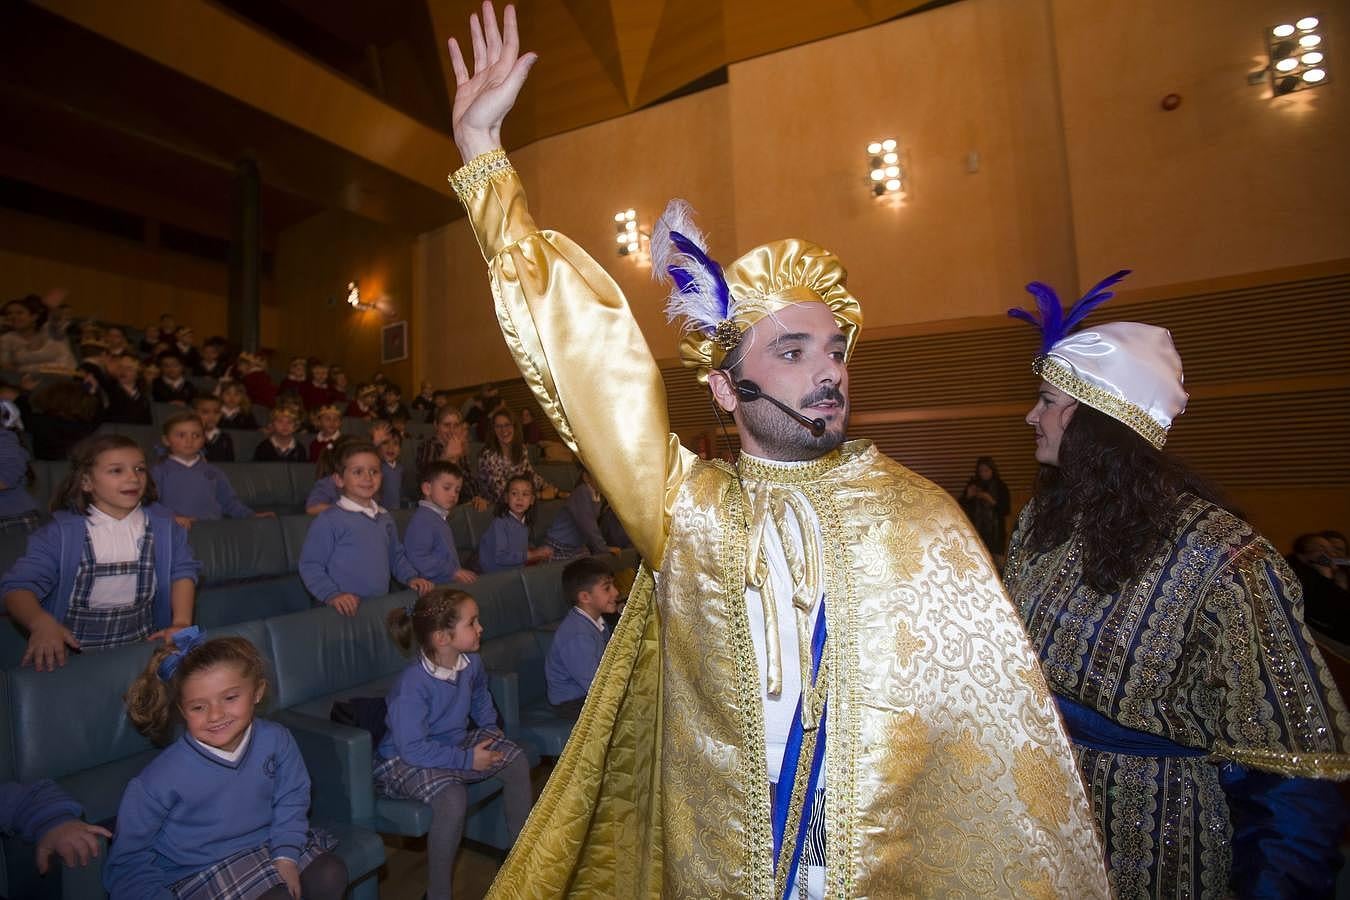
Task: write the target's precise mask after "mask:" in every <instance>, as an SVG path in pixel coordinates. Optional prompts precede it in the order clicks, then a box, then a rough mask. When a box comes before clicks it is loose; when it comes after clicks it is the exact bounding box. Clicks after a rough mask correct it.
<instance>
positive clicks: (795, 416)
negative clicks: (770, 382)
mask: <svg viewBox="0 0 1350 900" xmlns="http://www.w3.org/2000/svg"><path fill="white" fill-rule="evenodd" d="M732 383H733V384H734V385H735V386H736V396H737V397H739V398H740V399H741V400H743V401H745V402H746V403H749V402H750V401H752V400H768V401H769V402H770V403H772V404H773V405H774V406H776V407H778V408H779V409H780V410H782V411H783V414H784V415H786V416H788V417H789V418H791V419H792V420H793V421H795V422H797V423H798V424H799V425H801V426H802V427H803V428H805V429H807V430H808V431H810V432H811V434H813V435H815V436H816V437H820V436H821V435H822V434H824V433H825V420H824V419H808V418H807V417H806V416H804V415H802V414H801V413H799V412H797V411H796V410H795V409H793V408H792V407H790V406H788V405H787V404H786V403H784V402H783V401H782V400H778V399H776V398H774V397H770V396H769V395H768V394H766V393H764V392H763V391H762V390H760V389H759V385H757V384H755V383H754V382H753V381H750V380H742V381H735V382H732Z"/></svg>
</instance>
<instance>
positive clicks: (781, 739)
mask: <svg viewBox="0 0 1350 900" xmlns="http://www.w3.org/2000/svg"><path fill="white" fill-rule="evenodd" d="M741 453H742V454H744V455H745V456H746V457H747V458H749V459H753V460H755V461H756V462H758V463H760V464H761V465H763V466H766V467H773V468H781V469H784V470H791V469H795V468H801V467H804V466H808V465H811V464H812V463H813V462H814V460H807V461H804V462H782V461H780V460H772V459H761V458H759V457H758V456H753V455H751V454H749V453H746V452H745V451H744V450H742V451H741ZM746 488H747V494H750V495H753V490H754V482H746ZM798 493H799V494H800V491H798ZM750 499H751V500H753V496H751V497H750ZM801 499H802V504H801V505H802V507H803V508H805V509H807V510H810V519H811V521H810V524H809V526H808V528H809V529H810V531H811V532H812V533H811V534H810V535H809V537H810V538H811V539H812V540H814V541H816V542H819V541H820V520H819V519H817V518H816V516H815V511H814V510H813V509H812V508H811V505H810V503H809V502H807V501H806V497H805V495H802V497H801ZM788 522H789V523H790V525H789V530H790V531H791V532H792V534H791V536H790V538H791V539H792V540H793V541H794V542H795V543H796V544H797V548H796V549H797V552H798V555H799V556H800V555H801V547H802V540H803V538H804V537H807V535H802V534H799V533H798V532H797V528H796V523H797V520H796V517H795V516H788ZM764 533H765V537H766V538H767V539H768V543H767V546H766V547H765V560H766V562H767V563H768V565H769V577H770V578H771V579H772V580H773V595H774V599H775V601H776V604H777V607H778V646H779V647H780V648H782V650H781V654H780V659H781V661H782V666H783V680H782V685H783V690H782V692H781V693H779V695H778V696H776V697H770V696H769V693H768V689H769V681H768V678H769V672H768V651H767V650H766V649H765V647H764V602H763V600H762V599H761V597H760V591H759V589H758V588H753V587H746V589H745V611H746V617H747V618H748V619H749V625H750V642H751V643H752V644H753V645H754V649H755V662H756V664H757V667H758V669H759V688H760V697H761V698H762V699H763V701H764V738H765V744H766V747H765V750H766V756H765V761H766V762H767V764H768V774H769V780H770V781H777V780H778V773H779V769H780V768H781V767H782V765H783V753H784V751H785V749H786V747H787V739H788V732H789V731H791V730H792V719H793V716H794V715H795V714H796V711H797V701H798V700H799V699H800V698H801V692H802V672H801V660H800V657H799V656H798V653H797V612H796V609H795V608H794V607H793V605H792V594H793V589H794V584H793V580H792V574H791V572H789V570H788V564H787V553H786V552H785V551H784V549H783V545H782V543H781V542H780V541H779V535H778V529H777V528H773V527H769V528H766V529H764ZM819 604H820V600H819V599H817V600H816V601H815V602H814V603H813V604H812V605H811V610H810V614H811V621H812V622H814V621H815V616H816V612H817V610H818V609H819Z"/></svg>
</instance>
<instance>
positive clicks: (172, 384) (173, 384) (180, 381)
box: [164, 378, 187, 391]
mask: <svg viewBox="0 0 1350 900" xmlns="http://www.w3.org/2000/svg"><path fill="white" fill-rule="evenodd" d="M185 381H187V379H186V378H178V379H176V380H174V381H170V380H169V379H167V378H165V379H164V383H165V384H167V385H168V386H169V387H171V388H173V389H174V390H175V391H176V390H178V389H179V388H180V387H182V386H183V382H185Z"/></svg>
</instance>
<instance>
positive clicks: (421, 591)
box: [408, 578, 436, 597]
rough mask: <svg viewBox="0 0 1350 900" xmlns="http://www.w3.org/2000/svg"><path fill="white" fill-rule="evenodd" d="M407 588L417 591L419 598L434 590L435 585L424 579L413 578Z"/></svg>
mask: <svg viewBox="0 0 1350 900" xmlns="http://www.w3.org/2000/svg"><path fill="white" fill-rule="evenodd" d="M408 587H410V588H412V589H413V590H414V591H417V596H419V597H425V596H426V595H427V594H429V593H431V592H432V591H434V590H435V589H436V585H434V584H432V583H431V582H430V581H427V580H426V579H425V578H414V579H413V580H412V581H410V582H408Z"/></svg>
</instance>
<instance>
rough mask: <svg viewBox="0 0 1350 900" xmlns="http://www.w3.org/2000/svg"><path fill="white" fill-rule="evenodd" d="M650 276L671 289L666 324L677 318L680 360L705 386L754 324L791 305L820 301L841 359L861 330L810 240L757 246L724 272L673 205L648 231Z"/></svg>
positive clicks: (840, 280)
mask: <svg viewBox="0 0 1350 900" xmlns="http://www.w3.org/2000/svg"><path fill="white" fill-rule="evenodd" d="M651 246H652V275H653V277H654V278H656V279H657V280H659V281H668V282H670V283H671V285H672V286H671V291H670V297H669V299H668V300H667V302H666V316H667V318H668V319H669V320H670V321H674V320H675V319H677V318H678V319H683V323H682V327H683V329H684V338H683V339H682V340H681V341H680V359H681V360H682V361H683V362H684V364H685V365H686V366H689V367H690V368H692V369H694V370H695V371H696V373H697V375H698V380H699V381H701V382H704V383H705V384H706V383H707V380H708V373H709V372H710V371H712V370H713V369H718V368H721V367H722V363H723V361H724V360H725V359H726V357H727V355H728V354H729V353H731V351H733V350H735V349H736V348H737V347H738V346H740V343H741V339H742V338H743V337H744V335H745V333H746V332H747V331H748V330H749V329H750V327H751V326H753V325H754V324H755V323H756V322H758V321H759V320H760V319H762V318H764V317H765V316H770V315H773V314H774V313H776V312H778V311H779V310H781V309H784V308H786V307H788V306H791V305H793V304H795V303H824V304H825V305H826V306H827V307H829V309H830V312H832V313H833V314H834V320H835V322H836V323H838V325H839V327H840V329H841V330H842V331H843V332H844V337H845V339H846V340H847V342H848V343H847V347H846V349H845V360H847V359H848V358H849V357H851V356H852V355H853V348H854V346H855V345H856V344H857V341H858V333H859V332H860V331H861V330H862V321H863V320H862V307H861V306H860V305H859V303H858V300H857V298H855V297H854V296H853V295H852V294H851V293H849V291H848V288H847V286H846V281H847V278H848V273H847V272H846V271H845V270H844V267H843V265H842V264H841V263H840V262H839V258H838V257H837V256H835V255H834V254H833V253H831V252H830V251H828V250H826V249H825V248H824V247H820V246H818V245H816V244H813V243H811V242H810V241H804V240H800V239H797V238H787V239H785V240H781V241H774V242H772V243H769V244H763V245H761V246H759V247H756V248H754V249H753V250H751V251H749V252H748V253H746V254H745V255H744V256H742V257H741V258H740V259H738V260H736V261H735V262H733V263H731V264H730V265H729V266H727V267H726V268H725V269H723V267H722V266H721V265H719V264H718V263H717V261H716V260H714V259H712V258H711V257H710V256H708V244H707V240H706V239H705V238H704V236H703V233H702V232H700V231H699V229H698V228H697V227H696V226H695V225H694V221H693V209H692V208H690V206H689V204H688V203H686V202H684V201H683V200H672V201H670V204H669V205H668V206H667V207H666V211H665V213H664V214H663V215H662V216H661V218H660V220H659V221H658V222H657V223H656V227H655V228H654V229H653V230H652V244H651Z"/></svg>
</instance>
